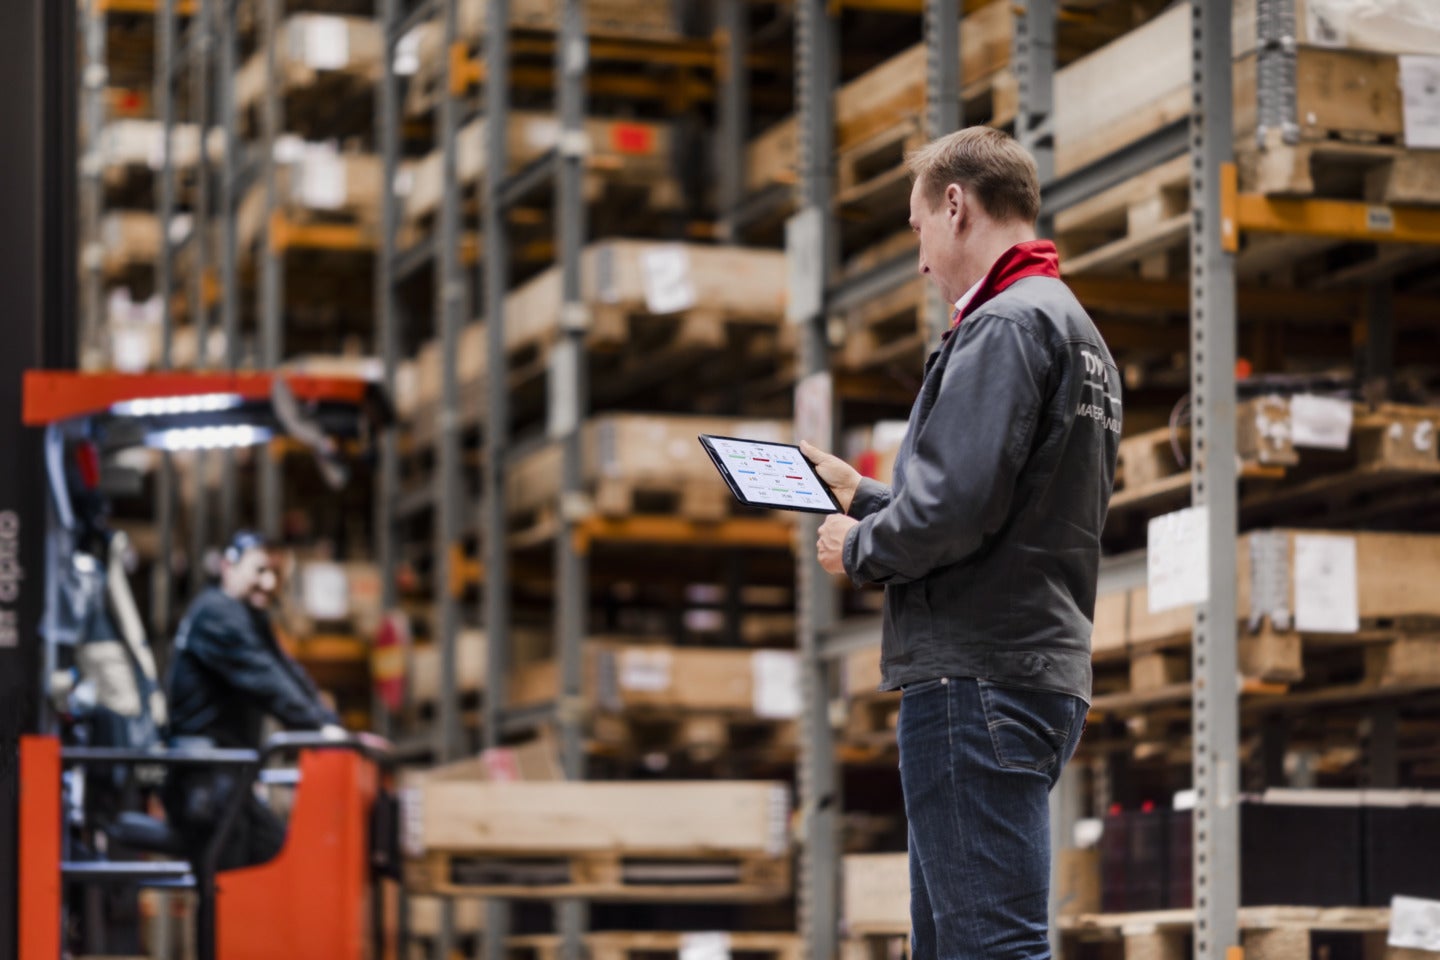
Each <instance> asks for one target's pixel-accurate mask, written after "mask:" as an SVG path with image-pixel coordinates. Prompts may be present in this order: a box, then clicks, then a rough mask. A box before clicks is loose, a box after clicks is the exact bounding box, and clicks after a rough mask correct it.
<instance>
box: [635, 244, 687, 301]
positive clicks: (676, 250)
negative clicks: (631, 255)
mask: <svg viewBox="0 0 1440 960" xmlns="http://www.w3.org/2000/svg"><path fill="white" fill-rule="evenodd" d="M640 267H641V270H642V271H643V272H644V274H645V309H647V310H649V311H650V312H651V313H656V314H663V313H679V312H680V311H681V310H689V309H690V308H691V307H693V306H695V301H696V295H695V283H694V281H693V280H691V279H690V254H689V253H688V252H687V251H686V249H685V248H684V247H682V246H679V245H678V244H671V245H668V246H663V247H653V248H651V249H649V250H645V251H643V252H642V253H641V254H640Z"/></svg>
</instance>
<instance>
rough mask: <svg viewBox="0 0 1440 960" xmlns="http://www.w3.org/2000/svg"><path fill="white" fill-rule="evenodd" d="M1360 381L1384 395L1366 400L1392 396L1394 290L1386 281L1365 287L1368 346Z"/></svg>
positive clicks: (1369, 397) (1365, 349)
mask: <svg viewBox="0 0 1440 960" xmlns="http://www.w3.org/2000/svg"><path fill="white" fill-rule="evenodd" d="M1360 372H1361V382H1362V383H1363V384H1365V386H1366V389H1367V391H1374V392H1376V393H1379V392H1380V391H1381V390H1382V389H1383V390H1384V395H1379V396H1373V397H1371V396H1367V398H1366V399H1371V400H1386V399H1389V397H1388V394H1389V392H1390V379H1391V378H1392V377H1394V375H1395V290H1394V287H1393V286H1392V285H1391V284H1390V283H1388V282H1385V281H1381V282H1379V283H1372V284H1371V285H1370V286H1369V287H1367V288H1366V290H1365V347H1364V359H1363V361H1362V366H1361V371H1360Z"/></svg>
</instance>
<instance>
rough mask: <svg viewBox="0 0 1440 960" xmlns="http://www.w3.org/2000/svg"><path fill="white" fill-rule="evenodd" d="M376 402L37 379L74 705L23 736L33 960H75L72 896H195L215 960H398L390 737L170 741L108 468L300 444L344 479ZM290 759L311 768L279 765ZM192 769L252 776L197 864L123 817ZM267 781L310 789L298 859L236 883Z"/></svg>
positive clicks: (228, 380)
mask: <svg viewBox="0 0 1440 960" xmlns="http://www.w3.org/2000/svg"><path fill="white" fill-rule="evenodd" d="M376 394H377V391H376V388H375V387H374V386H373V385H372V384H368V383H366V382H365V381H361V380H350V379H344V378H324V379H321V378H314V377H303V376H283V375H271V374H264V373H245V374H205V373H199V374H193V373H164V374H149V375H146V374H141V375H126V374H109V373H102V374H82V373H74V372H64V371H55V372H52V371H31V372H29V373H27V374H26V376H25V382H24V420H25V423H27V424H28V425H30V426H32V427H35V428H37V429H43V430H44V458H43V459H44V464H45V469H46V481H47V482H46V487H47V490H48V493H49V498H48V504H47V510H46V518H47V523H46V531H47V535H46V551H45V552H46V566H45V581H46V583H45V612H44V617H43V621H42V623H43V627H42V633H43V636H44V641H45V642H44V656H43V669H42V672H41V678H42V684H43V686H44V688H45V693H46V698H47V701H49V702H51V703H52V704H58V706H56V707H55V708H54V709H52V710H51V711H50V714H52V716H51V717H50V718H49V719H48V720H47V721H46V722H45V723H44V724H43V725H44V726H45V727H48V728H49V729H44V730H42V731H41V732H39V733H36V734H30V735H26V736H23V737H22V738H21V739H20V747H19V778H20V810H19V862H20V878H21V884H20V890H19V898H18V905H19V915H20V927H19V953H18V955H19V957H20V960H56V958H59V957H61V956H63V955H64V954H65V951H66V949H67V947H69V946H70V944H69V943H67V941H68V940H70V939H72V938H71V937H67V935H66V931H67V930H73V929H74V928H75V927H76V926H77V923H76V922H73V921H74V919H75V918H76V915H77V913H80V912H83V911H81V909H80V903H78V902H77V903H71V902H67V894H72V895H73V894H74V892H75V891H77V890H85V889H88V888H92V887H100V886H111V887H114V886H119V887H123V888H129V889H134V888H154V889H160V890H167V891H175V890H185V891H193V893H194V895H195V898H196V911H195V914H196V917H195V925H196V944H197V952H198V955H199V957H200V960H217V958H218V960H261V958H267V957H275V956H282V955H289V956H304V957H307V958H327V960H331V958H333V960H360V958H367V957H379V956H382V955H384V943H383V939H384V926H383V921H382V915H383V912H382V910H381V905H380V897H378V896H376V895H375V891H376V890H378V889H379V886H380V882H381V880H382V879H383V878H385V877H394V876H396V875H397V874H398V859H397V856H396V849H395V843H394V839H395V837H396V830H395V823H394V810H395V808H394V805H393V802H392V799H391V797H390V796H389V795H388V794H387V793H386V792H385V791H384V790H383V788H382V784H381V767H382V766H383V765H384V764H385V762H386V759H387V758H386V751H385V745H384V743H383V741H379V740H378V739H376V738H371V737H368V736H366V735H360V736H354V737H351V738H348V739H344V740H331V739H327V738H325V737H323V736H321V735H319V734H300V733H285V734H279V735H276V736H274V737H272V738H270V740H269V741H268V742H267V743H266V744H265V745H264V746H263V747H262V748H261V749H259V750H236V749H216V748H213V747H211V746H208V745H198V746H197V745H190V744H186V745H182V746H179V747H172V748H167V747H166V746H165V745H164V743H163V741H162V739H161V737H160V736H159V734H158V731H159V728H160V727H161V726H163V709H164V706H163V697H161V696H160V695H159V692H158V689H159V685H158V681H157V678H156V676H155V667H154V658H153V657H152V656H151V654H150V650H149V644H148V640H147V639H146V637H145V635H144V630H143V627H142V626H140V624H139V623H138V615H136V614H135V613H134V607H135V604H134V601H133V598H131V597H129V595H128V594H129V587H128V584H127V581H126V578H125V576H124V574H123V572H121V573H119V574H118V575H112V576H106V575H105V573H104V571H103V568H104V567H105V565H106V560H105V555H106V553H107V552H108V551H107V546H108V544H109V538H108V537H107V536H105V535H104V533H103V532H102V529H103V526H104V523H103V515H104V509H103V507H104V501H105V497H104V491H103V490H101V489H100V477H101V476H102V475H103V474H104V472H105V468H106V465H107V464H109V463H111V462H112V461H113V458H114V457H115V455H116V454H118V453H119V452H121V451H123V450H126V449H129V448H132V447H134V446H136V445H144V446H149V447H159V448H162V449H175V448H194V447H196V446H197V445H203V446H208V447H214V446H230V447H234V446H240V445H252V444H258V443H263V442H267V441H268V440H270V439H272V438H274V437H278V436H288V437H291V438H297V437H298V438H303V439H304V441H305V442H306V443H307V445H310V444H313V445H314V449H315V452H316V454H317V456H318V457H320V458H322V459H323V460H325V461H327V462H328V463H327V465H328V467H329V469H330V472H332V473H333V472H336V471H342V472H343V464H342V463H340V462H338V453H337V451H338V450H339V449H340V447H341V444H343V443H347V442H351V443H353V442H355V441H357V440H363V439H364V437H365V436H367V435H368V434H369V433H371V432H373V429H372V428H373V426H374V424H375V422H376V419H377V418H378V417H380V416H382V415H383V413H384V409H383V403H382V402H381V400H380V398H379V397H378V396H377V395H376ZM120 536H123V535H120ZM157 714H158V715H157ZM290 756H293V757H297V758H298V766H297V767H295V768H294V769H290V770H284V769H278V770H277V769H275V768H274V767H273V766H272V764H271V761H272V760H275V759H277V758H280V757H290ZM182 768H189V769H205V770H209V771H224V772H226V773H227V774H228V775H229V778H230V780H231V782H232V783H233V787H232V789H231V792H230V794H229V797H228V802H227V806H226V809H225V810H224V811H223V813H222V815H221V817H220V818H219V820H218V828H217V830H216V832H215V833H214V834H213V836H211V837H210V838H209V843H208V846H207V848H206V849H205V850H204V852H203V853H202V854H201V855H199V856H198V857H195V858H194V859H193V860H192V859H185V858H184V856H183V847H182V845H181V843H180V841H179V837H178V836H177V834H176V832H175V831H174V830H172V829H171V828H170V827H169V826H168V825H167V824H166V823H164V822H163V820H161V819H158V818H156V817H152V816H150V815H149V814H148V813H147V812H146V811H145V810H144V809H124V807H125V806H126V803H125V798H126V797H127V796H128V797H131V798H132V799H133V797H134V795H135V794H137V793H143V784H137V783H135V781H136V780H137V779H139V780H146V779H148V781H149V783H150V785H151V786H154V785H155V784H157V783H158V782H159V781H160V780H163V778H164V776H165V775H166V774H167V773H168V772H169V771H173V770H178V769H182ZM261 782H264V783H269V784H272V785H274V784H282V785H290V786H293V787H294V790H295V793H294V802H293V806H292V808H291V815H290V820H289V825H288V829H287V834H286V841H285V845H284V848H283V849H282V851H281V852H280V854H279V855H278V856H277V857H276V858H275V859H273V860H271V861H269V862H267V863H264V864H260V865H258V866H253V867H247V868H243V869H237V870H230V871H226V872H224V873H220V872H219V871H218V870H217V863H218V861H219V857H220V853H221V851H222V850H223V849H224V845H225V841H226V839H227V836H228V831H229V829H230V827H231V826H232V825H233V823H234V822H235V819H236V815H237V814H238V812H239V809H240V807H241V805H242V803H243V801H244V799H245V797H246V795H247V793H249V792H250V791H251V790H252V789H253V788H254V786H255V785H256V784H257V783H261ZM97 793H100V794H103V795H104V796H105V797H106V798H107V799H106V801H105V802H98V801H97V799H96V796H95V795H96V794H97ZM156 857H165V858H167V859H155V858H156ZM72 899H75V900H77V901H83V897H74V896H72ZM97 916H98V913H92V914H88V915H87V919H92V918H94V917H97ZM92 922H98V921H92Z"/></svg>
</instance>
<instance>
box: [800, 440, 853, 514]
mask: <svg viewBox="0 0 1440 960" xmlns="http://www.w3.org/2000/svg"><path fill="white" fill-rule="evenodd" d="M800 452H801V453H803V454H805V459H806V460H809V461H810V462H811V464H813V465H814V467H815V472H816V473H817V474H818V475H819V476H820V479H821V480H823V481H824V482H825V485H826V486H827V487H829V488H830V490H831V491H832V492H833V493H834V494H835V499H836V500H838V501H839V502H840V509H841V510H843V511H845V512H846V513H849V512H850V502H851V501H852V500H854V499H855V491H856V489H857V488H858V487H859V486H860V471H859V470H856V469H855V468H854V467H852V466H850V464H848V463H846V462H845V461H844V460H841V459H840V458H839V457H837V456H835V454H833V453H826V452H825V451H824V450H821V449H820V448H819V447H817V446H815V445H814V444H813V443H809V442H808V441H805V440H801V441H800Z"/></svg>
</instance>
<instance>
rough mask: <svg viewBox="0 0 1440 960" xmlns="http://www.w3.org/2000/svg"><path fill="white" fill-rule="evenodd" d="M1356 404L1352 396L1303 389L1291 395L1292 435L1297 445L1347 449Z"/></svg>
mask: <svg viewBox="0 0 1440 960" xmlns="http://www.w3.org/2000/svg"><path fill="white" fill-rule="evenodd" d="M1354 419H1355V407H1354V406H1353V405H1352V404H1351V403H1350V401H1348V400H1336V399H1333V398H1331V397H1316V396H1312V395H1310V394H1307V393H1302V394H1300V395H1299V396H1297V397H1291V398H1290V430H1291V437H1292V438H1293V439H1294V442H1295V446H1297V447H1315V448H1318V449H1321V450H1344V449H1346V448H1348V447H1349V446H1350V425H1351V423H1352V422H1353V421H1354Z"/></svg>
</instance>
